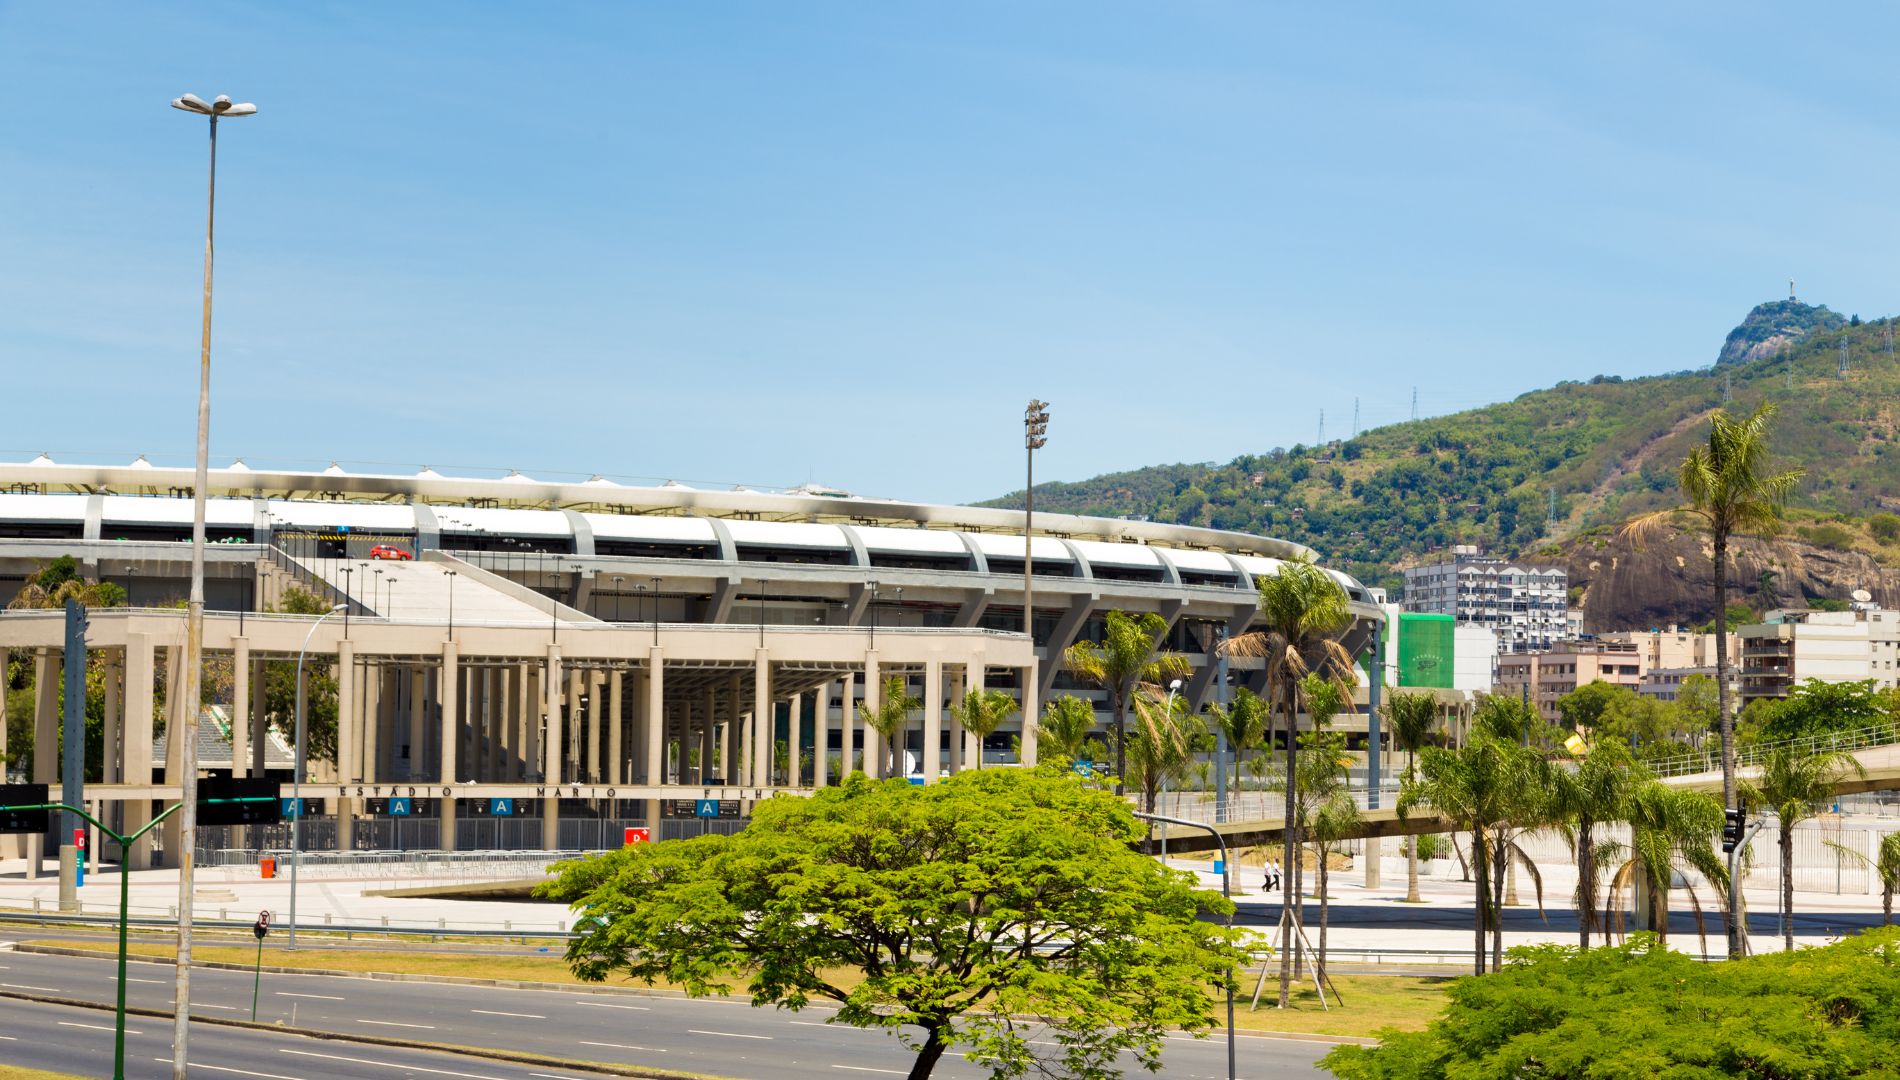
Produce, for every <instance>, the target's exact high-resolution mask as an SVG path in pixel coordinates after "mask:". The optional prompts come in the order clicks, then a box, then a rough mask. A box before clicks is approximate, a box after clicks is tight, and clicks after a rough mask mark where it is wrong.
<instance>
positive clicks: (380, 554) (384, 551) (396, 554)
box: [369, 544, 415, 560]
mask: <svg viewBox="0 0 1900 1080" xmlns="http://www.w3.org/2000/svg"><path fill="white" fill-rule="evenodd" d="M369 557H370V558H372V559H401V560H409V559H413V558H415V556H414V555H411V554H409V552H408V551H407V550H405V549H403V548H399V547H395V546H394V545H391V544H377V545H376V546H375V547H373V548H370V549H369Z"/></svg>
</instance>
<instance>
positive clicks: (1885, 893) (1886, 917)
mask: <svg viewBox="0 0 1900 1080" xmlns="http://www.w3.org/2000/svg"><path fill="white" fill-rule="evenodd" d="M1880 925H1882V926H1892V925H1893V890H1892V889H1890V888H1882V889H1881V890H1880Z"/></svg>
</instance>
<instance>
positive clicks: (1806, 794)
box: [1742, 745, 1867, 952]
mask: <svg viewBox="0 0 1900 1080" xmlns="http://www.w3.org/2000/svg"><path fill="white" fill-rule="evenodd" d="M1849 773H1853V774H1855V775H1858V776H1866V775H1867V770H1866V769H1865V768H1863V767H1862V766H1861V763H1860V760H1859V759H1858V758H1856V757H1854V755H1853V754H1851V753H1848V752H1847V751H1845V750H1834V749H1829V748H1824V747H1816V748H1811V749H1810V748H1806V747H1798V746H1790V745H1783V746H1777V747H1775V748H1774V749H1772V750H1770V751H1768V755H1767V756H1766V757H1764V758H1762V761H1761V770H1760V772H1759V773H1758V774H1757V775H1756V777H1755V779H1754V780H1752V781H1746V782H1744V783H1743V784H1742V800H1743V801H1744V802H1747V803H1751V804H1754V805H1756V806H1762V807H1766V808H1767V809H1770V810H1773V811H1774V812H1775V827H1776V831H1777V833H1778V834H1779V836H1778V839H1779V840H1780V849H1781V913H1782V923H1781V927H1782V948H1783V949H1786V950H1788V951H1791V952H1792V951H1793V950H1794V827H1795V826H1796V825H1799V824H1800V823H1801V822H1803V821H1805V820H1807V819H1808V818H1811V817H1813V816H1814V815H1815V814H1817V813H1820V811H1821V808H1822V807H1824V806H1826V805H1828V804H1829V803H1830V802H1832V801H1833V799H1834V789H1835V787H1836V785H1838V784H1839V783H1840V782H1841V781H1842V780H1844V779H1846V778H1847V775H1848V774H1849Z"/></svg>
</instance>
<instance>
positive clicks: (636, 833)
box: [627, 829, 653, 847]
mask: <svg viewBox="0 0 1900 1080" xmlns="http://www.w3.org/2000/svg"><path fill="white" fill-rule="evenodd" d="M652 840H653V832H652V830H650V829H628V830H627V846H628V847H632V846H633V845H635V844H645V843H650V842H652Z"/></svg>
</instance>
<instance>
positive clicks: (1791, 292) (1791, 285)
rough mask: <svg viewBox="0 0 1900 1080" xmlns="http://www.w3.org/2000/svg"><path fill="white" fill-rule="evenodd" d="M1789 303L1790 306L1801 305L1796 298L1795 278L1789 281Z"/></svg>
mask: <svg viewBox="0 0 1900 1080" xmlns="http://www.w3.org/2000/svg"><path fill="white" fill-rule="evenodd" d="M1788 302H1789V303H1790V304H1794V303H1799V301H1797V300H1796V299H1795V298H1794V279H1793V278H1789V279H1788Z"/></svg>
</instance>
